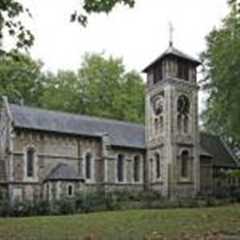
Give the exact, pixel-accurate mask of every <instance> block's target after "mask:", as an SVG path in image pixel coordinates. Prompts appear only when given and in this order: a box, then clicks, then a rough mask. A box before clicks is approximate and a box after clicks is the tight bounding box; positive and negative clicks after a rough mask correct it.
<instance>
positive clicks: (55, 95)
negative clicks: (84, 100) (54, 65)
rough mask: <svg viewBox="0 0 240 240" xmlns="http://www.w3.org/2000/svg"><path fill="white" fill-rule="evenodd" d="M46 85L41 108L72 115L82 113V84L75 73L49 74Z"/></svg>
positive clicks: (43, 90)
mask: <svg viewBox="0 0 240 240" xmlns="http://www.w3.org/2000/svg"><path fill="white" fill-rule="evenodd" d="M44 83H45V84H44V87H43V89H42V95H41V96H40V100H39V102H40V105H41V107H43V108H48V109H54V110H60V111H66V112H72V113H79V112H81V111H82V104H80V100H81V94H80V92H79V91H80V84H79V79H78V77H77V74H76V73H75V72H72V71H59V72H58V73H57V74H53V73H51V72H48V73H46V74H44ZM79 107H81V111H80V110H79Z"/></svg>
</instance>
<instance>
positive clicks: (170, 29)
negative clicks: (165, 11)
mask: <svg viewBox="0 0 240 240" xmlns="http://www.w3.org/2000/svg"><path fill="white" fill-rule="evenodd" d="M173 32H174V28H173V24H172V23H171V22H169V45H170V46H171V47H172V46H173Z"/></svg>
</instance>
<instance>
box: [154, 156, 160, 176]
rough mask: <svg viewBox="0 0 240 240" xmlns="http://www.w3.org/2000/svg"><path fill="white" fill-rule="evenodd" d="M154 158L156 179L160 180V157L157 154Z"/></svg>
mask: <svg viewBox="0 0 240 240" xmlns="http://www.w3.org/2000/svg"><path fill="white" fill-rule="evenodd" d="M155 158H156V177H157V178H160V177H161V160H160V155H159V154H158V153H156V154H155Z"/></svg>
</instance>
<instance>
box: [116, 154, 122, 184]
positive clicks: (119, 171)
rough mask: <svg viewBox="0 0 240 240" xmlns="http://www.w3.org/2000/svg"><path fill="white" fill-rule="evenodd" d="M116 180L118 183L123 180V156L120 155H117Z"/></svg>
mask: <svg viewBox="0 0 240 240" xmlns="http://www.w3.org/2000/svg"><path fill="white" fill-rule="evenodd" d="M117 180H118V182H123V180H124V156H123V155H122V154H119V155H118V159H117Z"/></svg>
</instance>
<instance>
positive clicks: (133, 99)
mask: <svg viewBox="0 0 240 240" xmlns="http://www.w3.org/2000/svg"><path fill="white" fill-rule="evenodd" d="M47 78H48V79H49V80H48V82H49V84H47V85H46V87H45V90H44V91H43V92H44V93H43V95H42V97H41V103H42V106H44V107H47V108H50V109H57V110H64V111H68V112H74V113H82V114H88V115H93V116H99V117H106V118H115V119H119V120H126V121H133V122H140V123H141V122H143V120H144V83H143V80H142V78H141V77H140V76H139V74H137V73H136V72H133V71H132V72H126V71H125V68H124V65H123V63H122V60H121V59H114V58H113V57H109V58H105V57H104V56H103V55H98V54H86V55H85V56H84V58H83V63H82V66H81V68H80V69H79V70H78V73H74V72H69V71H65V72H63V71H61V72H59V73H58V74H57V75H55V76H54V75H53V74H48V77H47Z"/></svg>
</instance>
